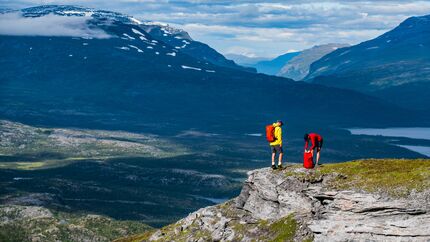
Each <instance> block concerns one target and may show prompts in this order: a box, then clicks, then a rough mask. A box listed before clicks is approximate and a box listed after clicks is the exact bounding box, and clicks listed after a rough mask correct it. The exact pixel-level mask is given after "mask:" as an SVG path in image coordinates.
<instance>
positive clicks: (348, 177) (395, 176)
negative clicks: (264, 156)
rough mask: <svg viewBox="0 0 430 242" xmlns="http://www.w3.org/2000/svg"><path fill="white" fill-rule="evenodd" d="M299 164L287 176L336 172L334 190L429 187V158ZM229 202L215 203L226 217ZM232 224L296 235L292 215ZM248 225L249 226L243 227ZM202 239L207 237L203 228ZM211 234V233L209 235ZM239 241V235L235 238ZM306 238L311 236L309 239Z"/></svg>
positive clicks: (281, 236)
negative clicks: (309, 167) (315, 165)
mask: <svg viewBox="0 0 430 242" xmlns="http://www.w3.org/2000/svg"><path fill="white" fill-rule="evenodd" d="M300 167H301V166H299V165H296V166H293V167H290V168H287V169H291V171H290V172H288V171H287V172H286V174H287V175H288V176H295V177H298V178H301V179H303V180H307V181H315V180H320V179H321V178H322V176H324V175H328V174H337V175H336V176H334V177H335V179H333V180H332V181H331V182H330V183H329V184H328V185H329V186H331V187H332V188H333V189H354V190H364V191H368V192H384V193H387V192H388V194H389V195H393V196H406V195H408V194H410V193H411V192H412V191H413V190H415V191H418V192H419V191H423V190H426V189H430V160H429V159H415V160H410V159H368V160H357V161H350V162H345V163H337V164H327V165H324V166H320V167H318V168H317V169H314V170H309V171H308V172H305V173H304V172H298V171H297V169H292V168H300ZM228 203H229V202H227V203H224V204H220V205H217V206H218V208H219V211H220V212H221V213H223V214H224V215H227V216H229V215H228V214H229V209H228V207H229V206H228ZM236 223H237V224H233V225H232V226H233V227H234V229H235V231H237V232H240V231H243V233H246V232H247V231H250V230H252V229H255V227H258V230H260V233H261V235H262V237H261V239H263V240H268V241H292V240H293V239H294V237H295V233H296V226H298V225H297V222H296V221H295V219H294V216H293V214H290V215H289V216H287V217H284V218H281V219H280V220H278V221H272V222H269V221H265V220H262V221H260V223H258V224H255V225H253V228H251V227H249V225H243V224H240V222H238V221H237V222H236ZM245 226H248V227H245ZM174 229H175V224H171V225H168V226H166V227H163V228H162V229H161V230H162V231H164V232H165V233H167V232H168V231H172V230H174ZM153 232H154V231H148V232H146V233H144V234H140V235H135V236H131V237H126V238H122V239H119V240H117V242H135V241H147V240H148V239H149V237H150V236H151V234H152V233H153ZM191 232H192V231H189V230H186V231H181V232H180V233H179V234H178V235H177V236H176V237H175V241H185V239H186V237H187V234H188V233H191ZM199 232H200V233H202V235H201V237H202V238H207V236H208V235H207V234H204V232H203V231H199ZM209 236H210V235H209ZM237 239H238V240H240V238H237ZM308 240H309V241H311V240H312V238H308Z"/></svg>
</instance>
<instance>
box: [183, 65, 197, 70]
mask: <svg viewBox="0 0 430 242" xmlns="http://www.w3.org/2000/svg"><path fill="white" fill-rule="evenodd" d="M181 67H182V69H190V70H195V71H201V70H202V69H201V68H197V67H192V66H185V65H181Z"/></svg>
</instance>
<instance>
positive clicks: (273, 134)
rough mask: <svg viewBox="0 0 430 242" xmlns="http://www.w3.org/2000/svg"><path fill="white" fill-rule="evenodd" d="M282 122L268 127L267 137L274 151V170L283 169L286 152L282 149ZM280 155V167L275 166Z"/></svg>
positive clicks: (279, 121)
mask: <svg viewBox="0 0 430 242" xmlns="http://www.w3.org/2000/svg"><path fill="white" fill-rule="evenodd" d="M282 125H283V123H282V121H281V120H278V121H276V123H273V124H272V125H268V126H266V136H267V140H268V141H269V143H270V148H271V150H272V169H276V168H279V169H282V156H283V154H284V151H283V149H282V128H281V127H282ZM277 153H278V156H279V157H278V167H276V166H275V157H276V154H277Z"/></svg>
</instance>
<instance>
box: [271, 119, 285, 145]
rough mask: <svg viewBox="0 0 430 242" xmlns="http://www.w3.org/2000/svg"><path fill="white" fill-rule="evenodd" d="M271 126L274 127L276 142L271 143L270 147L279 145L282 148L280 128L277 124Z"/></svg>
mask: <svg viewBox="0 0 430 242" xmlns="http://www.w3.org/2000/svg"><path fill="white" fill-rule="evenodd" d="M273 126H275V138H276V140H275V141H273V142H271V143H270V145H272V146H275V145H281V146H282V128H281V127H279V125H278V124H277V123H273Z"/></svg>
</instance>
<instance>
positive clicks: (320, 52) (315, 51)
mask: <svg viewBox="0 0 430 242" xmlns="http://www.w3.org/2000/svg"><path fill="white" fill-rule="evenodd" d="M346 46H348V45H346V44H326V45H318V46H314V47H312V48H310V49H307V50H303V51H301V52H300V54H299V55H298V56H296V57H294V58H292V59H291V60H290V61H288V62H287V63H286V65H284V66H283V67H282V68H281V69H280V71H278V73H277V75H278V76H283V77H287V78H291V79H293V80H296V81H300V80H302V79H303V78H305V77H306V75H307V74H308V73H309V68H310V66H311V64H312V63H313V62H315V61H317V60H318V59H320V58H321V57H323V56H325V55H327V54H328V53H330V52H333V51H334V50H336V49H338V48H343V47H346Z"/></svg>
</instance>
